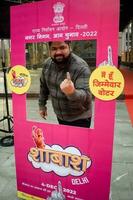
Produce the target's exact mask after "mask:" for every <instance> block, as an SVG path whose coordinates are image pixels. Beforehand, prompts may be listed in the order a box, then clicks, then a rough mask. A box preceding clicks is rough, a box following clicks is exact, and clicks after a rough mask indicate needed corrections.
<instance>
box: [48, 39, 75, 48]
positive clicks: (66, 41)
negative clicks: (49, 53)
mask: <svg viewBox="0 0 133 200" xmlns="http://www.w3.org/2000/svg"><path fill="white" fill-rule="evenodd" d="M53 42H55V41H51V42H48V45H49V47H51V45H52V43H53ZM62 42H65V43H66V44H68V45H70V44H71V41H68V40H65V41H62Z"/></svg>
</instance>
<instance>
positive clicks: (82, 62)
mask: <svg viewBox="0 0 133 200" xmlns="http://www.w3.org/2000/svg"><path fill="white" fill-rule="evenodd" d="M71 61H72V65H73V67H76V68H77V69H79V70H80V69H83V68H87V69H89V65H88V64H87V62H86V61H85V60H83V59H82V58H81V57H79V56H78V55H76V54H74V53H72V60H71ZM77 66H78V67H77Z"/></svg>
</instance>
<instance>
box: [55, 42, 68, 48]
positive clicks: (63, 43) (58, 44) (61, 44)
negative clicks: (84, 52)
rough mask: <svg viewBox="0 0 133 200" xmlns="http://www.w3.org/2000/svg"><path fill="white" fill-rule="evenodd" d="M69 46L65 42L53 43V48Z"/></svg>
mask: <svg viewBox="0 0 133 200" xmlns="http://www.w3.org/2000/svg"><path fill="white" fill-rule="evenodd" d="M66 45H68V44H67V43H65V42H52V44H51V46H52V47H53V46H66Z"/></svg>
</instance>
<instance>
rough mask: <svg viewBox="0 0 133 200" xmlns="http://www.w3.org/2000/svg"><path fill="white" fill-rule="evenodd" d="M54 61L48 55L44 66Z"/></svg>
mask: <svg viewBox="0 0 133 200" xmlns="http://www.w3.org/2000/svg"><path fill="white" fill-rule="evenodd" d="M51 62H52V59H51V57H48V58H47V59H46V60H45V61H44V66H47V65H50V64H51Z"/></svg>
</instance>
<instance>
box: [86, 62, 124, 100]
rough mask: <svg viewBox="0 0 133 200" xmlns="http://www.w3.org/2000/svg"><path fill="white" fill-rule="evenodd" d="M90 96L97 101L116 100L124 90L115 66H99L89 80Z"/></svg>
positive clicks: (122, 79)
mask: <svg viewBox="0 0 133 200" xmlns="http://www.w3.org/2000/svg"><path fill="white" fill-rule="evenodd" d="M89 87H90V90H91V92H92V94H93V95H94V96H95V97H97V98H98V99H101V100H104V101H108V100H113V99H116V98H117V97H118V96H119V95H120V94H121V93H122V91H123V89H124V78H123V75H122V73H121V72H120V71H119V70H118V69H117V68H116V67H115V66H110V65H107V66H99V67H98V68H96V69H95V70H94V71H93V72H92V74H91V76H90V79H89Z"/></svg>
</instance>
